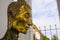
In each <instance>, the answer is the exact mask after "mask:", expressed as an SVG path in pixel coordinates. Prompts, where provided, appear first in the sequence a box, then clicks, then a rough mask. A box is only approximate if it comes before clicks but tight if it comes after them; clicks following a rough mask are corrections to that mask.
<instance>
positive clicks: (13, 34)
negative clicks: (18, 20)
mask: <svg viewBox="0 0 60 40" xmlns="http://www.w3.org/2000/svg"><path fill="white" fill-rule="evenodd" d="M12 30H13V31H12ZM2 40H18V32H17V31H16V30H14V29H10V30H7V32H6V34H5V36H4V37H3V38H2Z"/></svg>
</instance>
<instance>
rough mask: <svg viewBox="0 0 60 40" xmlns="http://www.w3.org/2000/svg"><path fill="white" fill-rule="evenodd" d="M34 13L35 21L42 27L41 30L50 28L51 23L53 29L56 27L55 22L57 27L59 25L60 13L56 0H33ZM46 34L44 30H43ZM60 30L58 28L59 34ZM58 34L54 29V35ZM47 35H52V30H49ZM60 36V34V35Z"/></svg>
mask: <svg viewBox="0 0 60 40" xmlns="http://www.w3.org/2000/svg"><path fill="white" fill-rule="evenodd" d="M32 13H33V15H32V16H33V18H32V19H33V22H34V24H36V25H37V26H38V28H39V27H40V30H43V29H44V26H46V29H49V25H51V27H52V29H55V24H56V25H57V28H60V27H59V16H58V15H59V14H58V8H57V3H56V0H32ZM42 33H43V34H44V32H43V31H42ZM59 33H60V30H58V35H59ZM53 34H56V30H52V35H53ZM47 36H48V37H50V31H47ZM59 36H60V35H59Z"/></svg>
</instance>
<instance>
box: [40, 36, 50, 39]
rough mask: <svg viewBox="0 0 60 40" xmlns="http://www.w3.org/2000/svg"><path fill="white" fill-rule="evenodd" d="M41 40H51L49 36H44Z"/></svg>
mask: <svg viewBox="0 0 60 40" xmlns="http://www.w3.org/2000/svg"><path fill="white" fill-rule="evenodd" d="M41 40H50V39H49V38H48V37H47V36H43V37H42V38H41Z"/></svg>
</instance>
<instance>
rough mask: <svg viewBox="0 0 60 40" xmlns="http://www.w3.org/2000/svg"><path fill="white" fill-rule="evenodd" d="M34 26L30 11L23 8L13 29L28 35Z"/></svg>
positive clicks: (18, 13)
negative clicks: (30, 28)
mask: <svg viewBox="0 0 60 40" xmlns="http://www.w3.org/2000/svg"><path fill="white" fill-rule="evenodd" d="M31 25H32V17H31V13H30V10H27V11H26V10H25V9H24V6H21V8H20V9H19V12H17V15H16V16H15V20H14V21H13V28H15V29H16V30H17V31H19V32H21V33H24V34H25V33H27V30H28V29H29V27H30V26H31Z"/></svg>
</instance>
